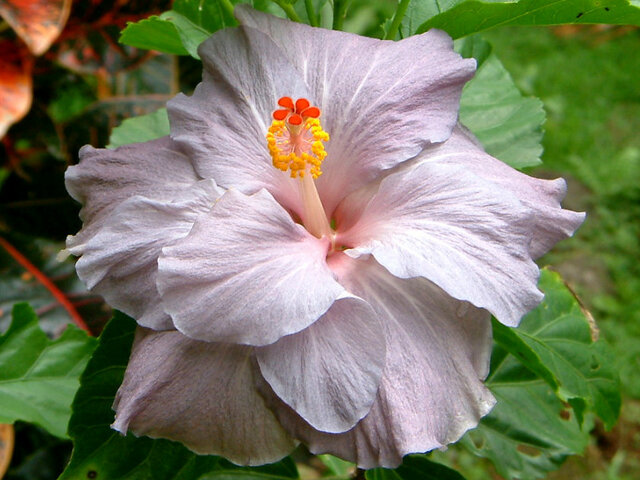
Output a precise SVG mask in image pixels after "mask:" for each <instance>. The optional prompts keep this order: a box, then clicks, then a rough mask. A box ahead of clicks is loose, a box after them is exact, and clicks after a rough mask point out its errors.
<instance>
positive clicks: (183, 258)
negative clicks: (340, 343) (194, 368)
mask: <svg viewBox="0 0 640 480" xmlns="http://www.w3.org/2000/svg"><path fill="white" fill-rule="evenodd" d="M328 247H329V245H328V240H326V239H322V240H321V239H318V238H316V237H314V236H312V235H311V234H309V233H308V232H307V231H306V230H305V229H304V228H303V227H302V226H301V225H298V224H296V223H294V222H293V220H292V219H291V216H290V215H289V214H288V213H287V212H286V211H285V210H284V209H283V208H282V207H281V206H280V205H279V204H278V203H277V202H276V201H275V200H274V198H273V197H272V196H271V195H270V194H269V193H268V192H266V191H265V190H261V191H259V192H258V193H255V194H254V195H252V196H245V195H244V194H242V193H240V192H238V191H235V190H230V191H228V192H227V193H225V194H224V195H223V196H222V197H221V198H220V200H219V201H218V202H217V203H216V205H215V206H214V207H213V209H212V210H211V211H210V212H209V213H208V214H207V215H203V216H200V217H199V218H198V220H197V221H196V223H195V225H194V226H193V229H192V230H191V232H190V233H189V235H187V236H186V237H185V238H183V239H181V240H179V241H178V242H177V243H176V244H175V245H174V246H171V247H166V248H164V249H163V251H162V255H161V256H160V259H159V260H158V269H159V275H158V281H157V286H158V290H159V291H160V294H161V296H162V300H163V303H164V309H165V311H166V312H167V313H169V314H170V315H171V318H172V319H173V323H174V324H175V325H176V327H177V328H178V330H180V331H181V332H183V333H184V334H185V335H188V336H190V337H192V338H195V339H198V340H206V341H213V342H215V341H220V342H234V343H242V344H249V345H268V344H270V343H273V342H275V341H276V340H278V339H279V338H280V337H282V336H284V335H289V334H291V333H295V332H298V331H300V330H302V329H304V328H306V327H308V326H309V325H311V324H312V323H313V322H314V321H316V320H317V319H318V318H319V317H320V316H321V315H322V314H324V313H325V312H326V311H327V310H328V309H329V307H330V306H331V304H332V303H333V302H334V300H336V299H337V298H338V297H339V296H341V294H342V293H343V292H344V289H343V288H342V287H341V286H340V285H339V284H338V283H337V282H336V281H335V280H334V278H333V274H332V273H331V271H330V270H329V268H328V267H327V265H326V262H325V256H326V254H327V250H328Z"/></svg>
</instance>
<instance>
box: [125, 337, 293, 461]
mask: <svg viewBox="0 0 640 480" xmlns="http://www.w3.org/2000/svg"><path fill="white" fill-rule="evenodd" d="M251 351H252V349H251V348H250V347H243V346H238V345H230V344H218V343H205V342H198V341H195V340H191V339H190V338H187V337H185V336H184V335H182V334H181V333H179V332H176V331H175V330H174V331H168V332H152V331H150V330H145V329H138V332H137V334H136V339H135V342H134V346H133V350H132V353H131V358H130V360H129V366H128V367H127V371H126V373H125V377H124V381H123V383H122V386H121V387H120V390H118V393H117V395H116V399H115V403H114V409H115V410H116V420H115V422H114V423H113V426H112V427H113V428H114V429H116V430H118V431H119V432H122V433H126V432H127V430H130V431H132V432H133V433H135V434H136V435H147V436H150V437H153V438H169V439H171V440H178V441H180V442H182V443H184V444H185V445H186V446H187V447H189V448H190V449H191V450H193V451H194V452H196V453H200V454H208V455H211V454H213V455H223V456H224V457H225V458H228V459H229V460H231V461H232V462H234V463H237V464H242V465H262V464H264V463H270V462H275V461H277V460H279V459H281V458H282V457H284V456H285V455H287V454H288V453H289V452H290V451H291V450H292V449H293V447H294V446H295V443H294V442H293V440H292V439H291V438H290V437H289V436H288V435H287V434H286V433H285V431H284V430H283V429H282V427H281V426H280V425H279V424H278V422H277V420H276V419H275V417H274V415H273V414H272V413H271V411H270V410H269V409H267V407H266V406H265V404H264V401H263V400H262V398H261V397H260V395H259V394H258V393H257V391H256V389H255V387H254V373H253V370H254V369H255V367H253V366H252V362H251Z"/></svg>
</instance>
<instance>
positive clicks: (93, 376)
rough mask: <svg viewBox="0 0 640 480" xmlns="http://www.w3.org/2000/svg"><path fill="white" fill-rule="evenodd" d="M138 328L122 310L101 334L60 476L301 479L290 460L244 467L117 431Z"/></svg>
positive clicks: (176, 479) (168, 479) (85, 376)
mask: <svg viewBox="0 0 640 480" xmlns="http://www.w3.org/2000/svg"><path fill="white" fill-rule="evenodd" d="M135 330H136V323H135V321H134V320H132V319H131V318H129V317H127V316H126V315H124V314H121V313H119V312H117V313H116V314H115V315H114V317H113V319H112V320H111V322H109V324H108V325H107V326H106V328H105V329H104V331H103V332H102V335H101V336H100V341H99V344H98V348H97V349H96V351H95V353H94V355H93V357H92V358H91V360H90V361H89V364H88V365H87V368H86V370H85V371H84V373H83V374H82V377H81V379H80V389H79V390H78V393H77V395H76V397H75V399H74V401H73V406H72V410H73V414H72V416H71V421H70V423H69V433H70V435H71V438H72V439H73V443H74V450H73V454H72V456H71V461H70V462H69V465H68V466H67V468H66V469H65V471H64V472H63V473H62V476H61V477H60V480H71V479H73V480H86V479H87V478H97V479H116V478H117V479H119V480H147V479H149V478H153V479H154V480H192V479H196V478H197V479H200V478H203V475H205V474H210V473H215V475H213V476H207V477H204V478H215V479H216V480H224V479H226V478H233V479H235V480H240V479H254V478H256V479H257V478H260V479H263V480H264V479H278V480H280V479H290V478H297V477H298V474H297V470H296V467H295V465H294V464H293V462H292V461H291V460H290V459H286V460H285V461H282V462H279V463H276V464H273V465H267V466H265V467H261V468H257V469H256V468H254V469H248V468H239V467H236V466H235V465H232V464H231V463H229V462H227V461H226V460H224V459H222V458H220V457H215V456H207V455H196V454H195V453H193V452H191V451H189V450H188V449H187V448H186V447H184V446H183V445H181V444H179V443H176V442H171V441H169V440H161V439H160V440H153V439H151V438H148V437H140V438H137V437H135V436H134V435H132V434H128V435H127V436H122V435H120V434H119V433H118V432H116V431H114V430H112V429H111V428H110V425H111V423H112V422H113V419H114V412H113V410H112V409H111V405H112V404H113V399H114V397H115V394H116V392H117V390H118V388H119V387H120V383H121V382H122V378H123V377H124V372H125V369H126V366H127V362H128V360H129V351H130V350H131V344H132V343H133V337H134V333H135Z"/></svg>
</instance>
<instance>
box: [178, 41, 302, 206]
mask: <svg viewBox="0 0 640 480" xmlns="http://www.w3.org/2000/svg"><path fill="white" fill-rule="evenodd" d="M198 52H199V54H200V56H201V58H202V61H203V64H204V68H205V69H204V72H203V81H202V83H201V84H199V85H198V87H197V88H196V90H195V92H194V94H193V95H192V96H191V97H187V96H185V95H182V94H179V95H178V96H177V97H175V98H174V99H172V100H170V101H169V102H168V104H167V109H168V113H169V121H170V123H171V136H172V138H173V139H175V140H176V141H177V142H179V143H180V144H181V145H183V147H184V148H185V150H186V151H187V152H188V153H189V155H190V156H191V158H192V159H193V162H194V165H195V167H196V170H197V171H198V173H199V174H200V175H202V176H203V177H206V178H214V179H215V181H216V183H218V185H220V186H222V187H224V188H232V187H233V188H236V189H238V190H240V191H241V192H243V193H245V194H251V193H254V192H256V191H258V190H260V189H261V188H266V189H267V190H269V191H270V192H271V194H272V195H274V196H275V197H276V199H277V200H278V201H280V202H281V203H282V204H283V205H286V206H287V207H288V208H292V209H294V210H299V208H298V207H299V205H298V204H299V197H298V193H297V189H296V185H295V184H294V183H293V182H292V180H291V178H290V177H289V175H287V174H285V173H283V172H282V171H280V170H278V169H276V168H274V167H273V165H272V160H271V157H270V156H269V151H268V149H267V140H266V134H267V128H268V127H269V125H271V122H272V120H273V118H272V116H271V115H272V113H273V111H274V110H275V109H277V108H278V104H277V102H278V99H279V98H280V97H283V96H285V95H288V96H299V97H306V96H308V94H307V89H306V87H305V85H304V80H303V78H302V75H301V73H300V72H299V71H297V70H296V69H295V67H293V66H292V65H291V63H290V62H289V61H288V60H287V58H286V57H285V55H284V54H283V53H282V52H281V50H280V48H279V47H278V46H277V45H276V44H275V43H274V42H273V41H272V40H271V39H270V38H269V37H268V36H266V35H265V34H263V33H261V32H259V31H257V30H254V29H251V28H234V29H225V30H222V31H220V32H217V33H215V34H214V35H212V36H211V37H210V38H209V39H208V40H206V41H205V42H204V43H203V44H202V45H201V46H200V47H199V49H198Z"/></svg>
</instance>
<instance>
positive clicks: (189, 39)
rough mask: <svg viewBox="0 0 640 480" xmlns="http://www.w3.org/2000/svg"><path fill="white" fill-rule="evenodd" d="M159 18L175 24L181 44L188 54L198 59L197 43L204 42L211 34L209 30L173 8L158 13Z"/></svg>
mask: <svg viewBox="0 0 640 480" xmlns="http://www.w3.org/2000/svg"><path fill="white" fill-rule="evenodd" d="M160 18H162V19H163V20H167V21H169V22H171V23H172V24H173V25H174V26H175V28H176V30H177V31H178V35H180V40H181V42H182V46H183V47H184V48H185V50H186V51H187V52H189V55H191V56H192V57H193V58H197V59H198V60H199V59H200V56H199V55H198V45H200V44H201V43H202V42H204V41H205V40H206V39H207V38H208V37H209V35H211V32H209V31H207V30H205V29H204V28H202V27H201V26H199V25H197V24H195V23H193V22H192V21H191V20H189V19H188V18H187V17H185V16H184V15H182V14H180V13H178V12H176V11H174V10H169V11H168V12H164V13H163V14H162V15H160Z"/></svg>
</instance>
